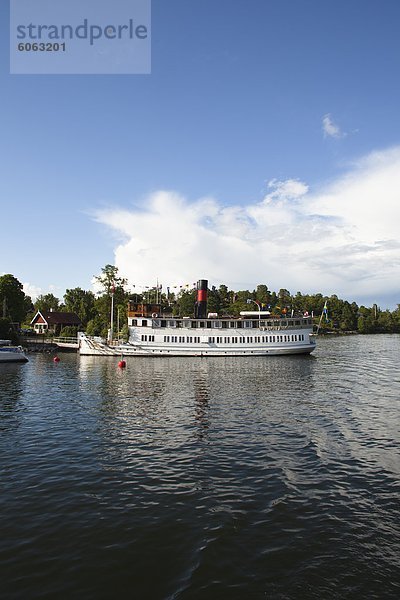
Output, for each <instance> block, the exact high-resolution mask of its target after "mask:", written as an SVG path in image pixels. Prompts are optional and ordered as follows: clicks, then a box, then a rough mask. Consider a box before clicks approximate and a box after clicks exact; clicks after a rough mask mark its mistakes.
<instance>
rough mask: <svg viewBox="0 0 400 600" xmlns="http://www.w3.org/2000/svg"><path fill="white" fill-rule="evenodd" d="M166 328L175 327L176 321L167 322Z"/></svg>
mask: <svg viewBox="0 0 400 600" xmlns="http://www.w3.org/2000/svg"><path fill="white" fill-rule="evenodd" d="M168 327H176V321H168Z"/></svg>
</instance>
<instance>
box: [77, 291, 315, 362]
mask: <svg viewBox="0 0 400 600" xmlns="http://www.w3.org/2000/svg"><path fill="white" fill-rule="evenodd" d="M128 328H129V340H128V342H126V343H118V342H117V343H116V342H115V341H113V340H112V339H111V340H109V341H108V342H107V341H105V340H103V339H101V338H96V337H89V336H87V335H86V334H84V333H80V334H78V342H79V353H80V354H81V355H82V356H83V355H91V356H124V357H127V356H210V357H211V356H279V355H284V354H310V353H311V352H313V351H314V349H315V341H314V340H312V339H311V338H310V334H311V333H312V330H313V322H312V318H311V317H308V316H306V317H305V316H293V317H286V316H285V317H280V316H274V315H271V313H270V312H268V311H262V310H261V307H259V310H258V311H243V312H242V313H240V316H239V317H229V316H224V317H222V316H221V317H219V316H218V315H217V314H215V313H207V281H206V280H203V279H202V280H200V281H199V282H198V284H197V301H196V305H195V316H194V318H191V317H175V316H172V315H165V314H163V312H162V310H161V307H160V306H156V305H145V304H140V305H137V304H135V305H134V304H130V305H129V307H128Z"/></svg>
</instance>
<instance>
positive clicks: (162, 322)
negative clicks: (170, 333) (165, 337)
mask: <svg viewBox="0 0 400 600" xmlns="http://www.w3.org/2000/svg"><path fill="white" fill-rule="evenodd" d="M166 326H167V321H166V320H165V319H162V321H161V327H166Z"/></svg>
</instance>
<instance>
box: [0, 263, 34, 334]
mask: <svg viewBox="0 0 400 600" xmlns="http://www.w3.org/2000/svg"><path fill="white" fill-rule="evenodd" d="M25 297H26V296H25V294H24V291H23V286H22V283H20V282H19V281H18V279H16V278H15V277H14V275H11V274H7V275H2V276H1V277H0V315H1V316H3V317H9V318H10V319H11V321H12V322H14V323H22V322H23V320H24V319H25V316H26V313H27V310H26V309H27V306H26V303H25Z"/></svg>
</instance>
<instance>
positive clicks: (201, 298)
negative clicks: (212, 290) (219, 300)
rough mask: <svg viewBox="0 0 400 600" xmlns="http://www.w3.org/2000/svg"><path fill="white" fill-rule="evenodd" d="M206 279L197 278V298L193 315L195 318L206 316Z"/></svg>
mask: <svg viewBox="0 0 400 600" xmlns="http://www.w3.org/2000/svg"><path fill="white" fill-rule="evenodd" d="M207 287H208V281H207V279H199V281H198V282H197V299H196V303H195V305H194V316H195V317H196V319H205V318H206V317H207Z"/></svg>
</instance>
